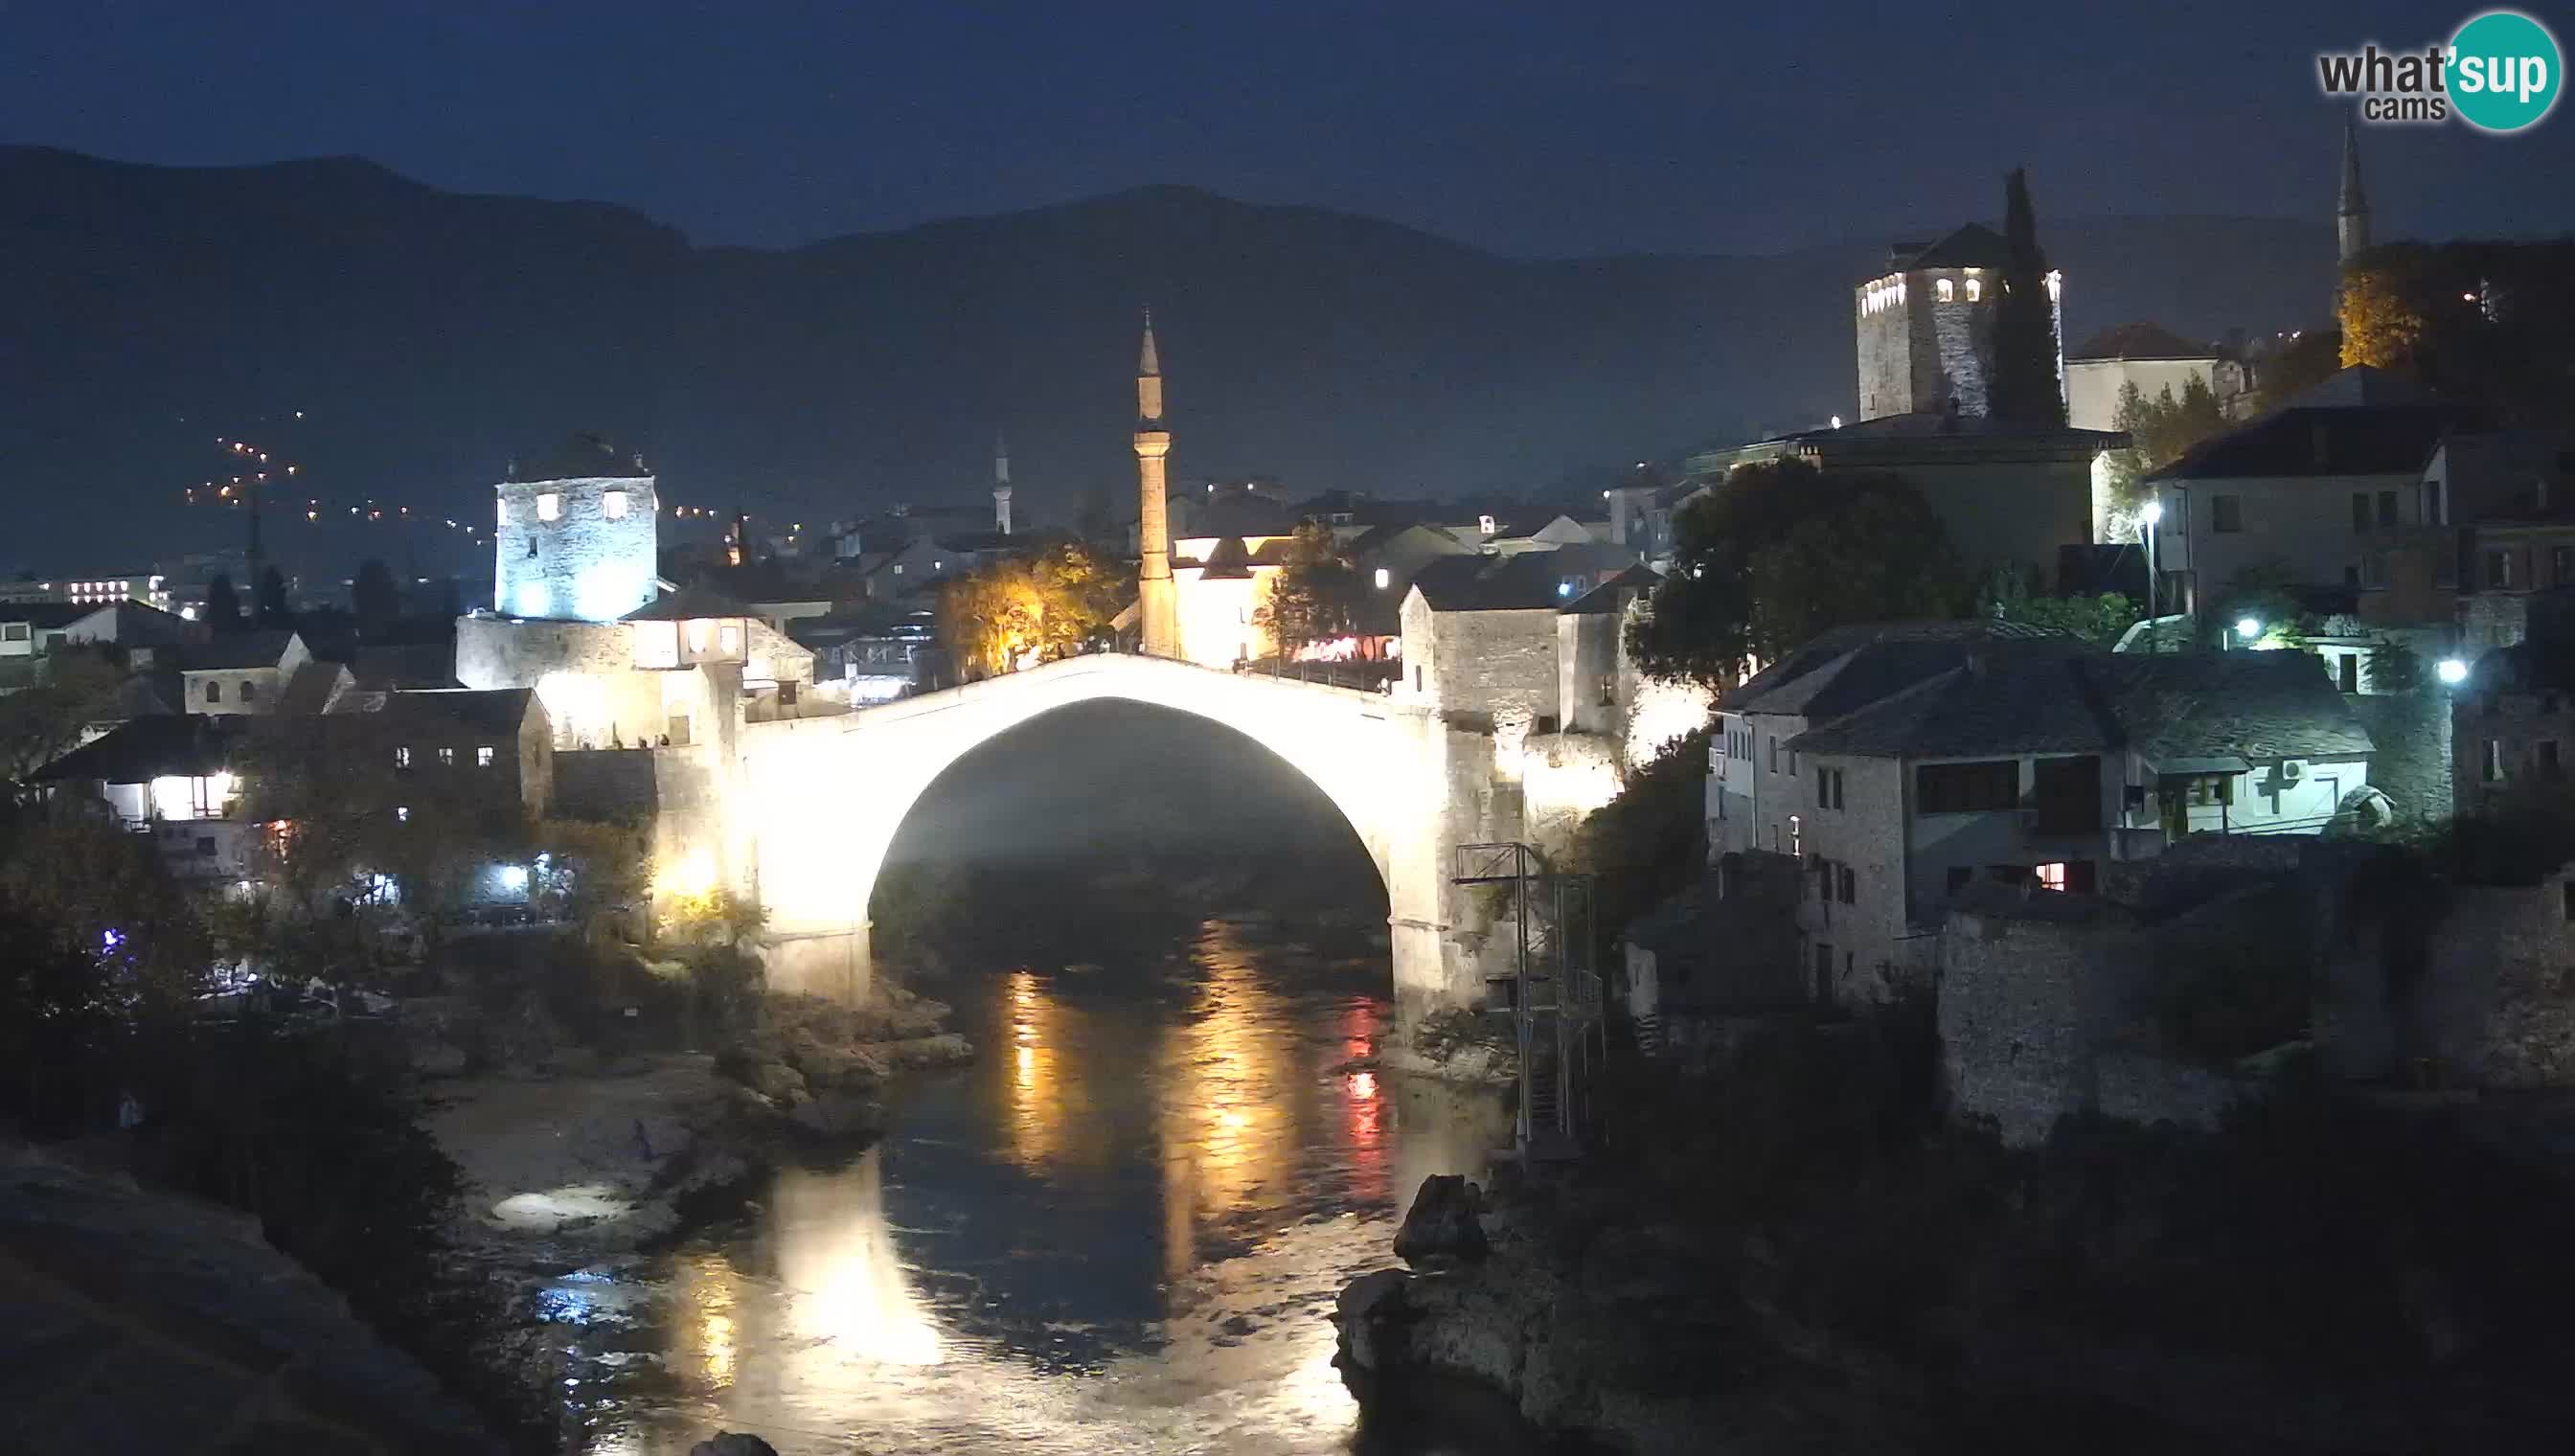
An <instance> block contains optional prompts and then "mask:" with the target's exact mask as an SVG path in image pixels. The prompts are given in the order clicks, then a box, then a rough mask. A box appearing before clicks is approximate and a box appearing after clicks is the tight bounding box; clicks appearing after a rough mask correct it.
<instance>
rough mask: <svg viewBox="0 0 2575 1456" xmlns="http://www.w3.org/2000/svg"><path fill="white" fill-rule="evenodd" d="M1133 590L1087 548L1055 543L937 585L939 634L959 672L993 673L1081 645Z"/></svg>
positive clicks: (1103, 625)
mask: <svg viewBox="0 0 2575 1456" xmlns="http://www.w3.org/2000/svg"><path fill="white" fill-rule="evenodd" d="M1132 594H1133V586H1132V584H1131V583H1129V582H1128V581H1127V580H1126V578H1125V576H1124V574H1123V573H1120V572H1118V571H1115V570H1114V569H1112V568H1111V567H1110V566H1109V565H1108V564H1107V563H1105V562H1103V561H1102V560H1101V559H1100V557H1099V556H1098V555H1097V554H1095V553H1094V552H1093V551H1092V550H1091V548H1090V547H1088V546H1086V545H1084V544H1083V543H1081V542H1078V541H1060V542H1054V543H1051V544H1049V545H1047V546H1045V547H1043V548H1041V549H1040V550H1038V551H1037V552H1035V553H1033V554H1031V555H1028V556H1020V557H1011V558H1008V559H1006V560H1002V561H997V562H988V563H986V564H985V565H983V566H981V567H978V568H976V569H975V570H974V571H972V572H969V573H967V574H965V575H964V576H960V577H952V578H950V579H949V580H948V581H946V582H944V583H942V584H941V585H940V589H939V637H940V641H941V642H942V643H943V644H945V645H946V646H947V648H948V651H949V653H950V655H951V656H953V657H954V658H955V659H956V660H957V664H958V667H959V669H960V670H961V671H964V672H967V673H970V674H971V675H973V676H977V677H996V676H999V675H1001V674H1003V673H1009V672H1014V671H1016V670H1018V669H1020V668H1022V667H1027V666H1033V665H1035V664H1038V663H1044V662H1052V661H1054V660H1055V659H1057V658H1063V657H1070V656H1072V655H1073V654H1075V653H1078V652H1080V651H1082V650H1083V648H1084V647H1085V646H1086V645H1087V644H1089V643H1091V642H1092V641H1094V640H1095V639H1097V638H1099V637H1101V636H1102V635H1104V634H1105V633H1107V632H1108V630H1109V625H1110V623H1111V622H1112V621H1113V620H1114V619H1115V618H1116V617H1117V615H1118V610H1119V608H1120V607H1121V606H1122V605H1123V604H1124V602H1125V600H1126V599H1127V598H1128V597H1129V596H1131V595H1132Z"/></svg>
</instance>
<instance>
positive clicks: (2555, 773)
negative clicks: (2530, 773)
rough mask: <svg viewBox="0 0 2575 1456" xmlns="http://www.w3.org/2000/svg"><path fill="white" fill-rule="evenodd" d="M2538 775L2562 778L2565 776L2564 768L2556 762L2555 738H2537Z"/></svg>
mask: <svg viewBox="0 0 2575 1456" xmlns="http://www.w3.org/2000/svg"><path fill="white" fill-rule="evenodd" d="M2539 776H2540V777H2542V778H2562V777H2564V776H2565V770H2564V769H2563V768H2560V767H2559V766H2558V763H2557V740H2556V739H2555V738H2541V739H2540V740H2539Z"/></svg>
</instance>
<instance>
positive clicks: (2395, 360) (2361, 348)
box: [2338, 250, 2424, 369]
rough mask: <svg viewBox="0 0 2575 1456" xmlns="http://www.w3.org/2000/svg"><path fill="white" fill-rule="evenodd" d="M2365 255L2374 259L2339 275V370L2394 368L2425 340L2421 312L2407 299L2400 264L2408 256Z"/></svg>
mask: <svg viewBox="0 0 2575 1456" xmlns="http://www.w3.org/2000/svg"><path fill="white" fill-rule="evenodd" d="M2364 256H2365V257H2366V258H2368V259H2370V260H2372V261H2365V262H2358V263H2353V264H2351V265H2349V266H2347V267H2345V268H2344V269H2343V273H2342V300H2341V304H2340V307H2339V309H2338V312H2339V314H2340V316H2341V322H2342V363H2343V367H2344V368H2346V369H2348V368H2350V367H2351V366H2353V365H2355V364H2365V365H2368V366H2369V367H2371V368H2373V369H2395V368H2398V367H2400V366H2403V365H2405V364H2407V363H2409V362H2411V360H2412V358H2413V355H2414V350H2415V348H2416V346H2417V345H2419V344H2421V343H2422V342H2423V333H2424V320H2423V313H2422V310H2421V309H2420V308H2419V307H2418V306H2417V304H2416V302H2415V301H2414V299H2413V298H2412V297H2411V294H2412V292H2413V290H2412V289H2411V287H2410V286H2409V281H2408V278H2407V273H2408V271H2409V270H2407V269H2406V267H2405V266H2404V265H2405V264H2406V263H2407V262H2408V261H2410V260H2411V257H2412V254H2411V252H2410V250H2400V251H2396V252H2391V253H2387V254H2384V255H2381V254H2369V255H2364Z"/></svg>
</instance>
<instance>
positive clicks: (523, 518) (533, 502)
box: [492, 435, 662, 622]
mask: <svg viewBox="0 0 2575 1456" xmlns="http://www.w3.org/2000/svg"><path fill="white" fill-rule="evenodd" d="M494 494H495V495H496V496H497V497H498V498H499V503H500V504H499V512H498V517H499V519H498V521H497V522H496V523H495V527H494V531H493V544H494V552H493V556H494V572H493V578H492V602H493V606H494V609H495V610H496V611H498V612H500V613H502V614H504V615H506V616H510V617H517V618H525V619H534V620H539V621H567V620H569V621H580V622H615V621H616V620H618V619H619V618H621V617H624V616H625V615H626V614H627V613H629V612H632V611H634V610H635V609H636V608H638V607H641V606H643V605H644V604H645V603H647V602H650V601H651V600H653V590H654V586H653V584H654V572H655V561H654V549H655V546H656V544H657V543H658V541H659V540H660V528H659V524H658V522H659V518H660V516H661V511H662V505H661V500H660V498H659V497H657V496H656V495H655V494H654V492H653V475H652V472H650V471H648V470H646V469H645V468H644V462H643V458H642V457H640V456H635V457H625V456H620V455H618V453H617V452H616V450H615V449H614V448H612V447H611V446H610V445H609V444H608V442H607V441H605V440H602V439H600V438H599V437H598V436H596V435H577V436H574V437H573V438H572V439H570V440H568V441H566V442H564V444H562V445H561V446H558V447H557V448H556V449H554V450H553V451H550V452H548V453H546V454H544V455H540V456H536V457H532V458H529V459H525V460H520V461H514V462H512V464H511V469H510V473H509V479H507V480H505V481H503V482H501V484H500V485H498V486H496V487H494Z"/></svg>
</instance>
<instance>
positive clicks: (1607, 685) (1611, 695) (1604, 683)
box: [1600, 677, 1618, 708]
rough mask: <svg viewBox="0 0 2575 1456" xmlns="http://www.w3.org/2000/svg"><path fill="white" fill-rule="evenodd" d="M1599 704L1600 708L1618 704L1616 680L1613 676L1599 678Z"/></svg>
mask: <svg viewBox="0 0 2575 1456" xmlns="http://www.w3.org/2000/svg"><path fill="white" fill-rule="evenodd" d="M1600 706H1601V707H1602V708H1615V707H1617V706H1618V680H1617V679H1616V678H1615V677H1604V678H1602V679H1601V680H1600Z"/></svg>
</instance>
